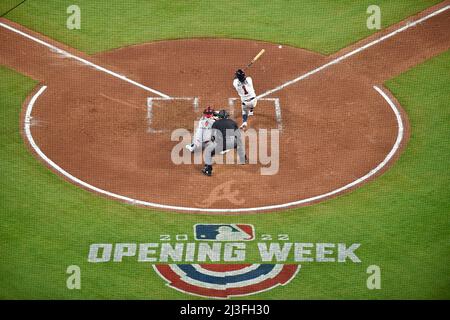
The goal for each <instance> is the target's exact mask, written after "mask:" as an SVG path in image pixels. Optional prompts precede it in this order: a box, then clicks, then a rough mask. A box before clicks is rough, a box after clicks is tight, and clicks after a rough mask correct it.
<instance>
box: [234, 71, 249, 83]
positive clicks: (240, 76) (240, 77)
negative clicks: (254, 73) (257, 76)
mask: <svg viewBox="0 0 450 320" xmlns="http://www.w3.org/2000/svg"><path fill="white" fill-rule="evenodd" d="M234 75H235V77H236V78H238V80H239V81H240V82H244V81H245V78H247V76H246V75H245V72H244V71H243V70H242V69H238V70H237V71H236V73H235V74H234Z"/></svg>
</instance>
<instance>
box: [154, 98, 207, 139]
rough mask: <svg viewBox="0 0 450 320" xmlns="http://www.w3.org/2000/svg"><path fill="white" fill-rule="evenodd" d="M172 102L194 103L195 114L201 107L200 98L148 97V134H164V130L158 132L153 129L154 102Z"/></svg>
mask: <svg viewBox="0 0 450 320" xmlns="http://www.w3.org/2000/svg"><path fill="white" fill-rule="evenodd" d="M155 100H156V101H170V100H176V101H192V107H193V109H194V112H198V107H199V98H198V97H168V98H161V97H148V98H147V124H148V129H147V132H148V133H161V132H164V130H156V129H153V128H152V122H153V101H155Z"/></svg>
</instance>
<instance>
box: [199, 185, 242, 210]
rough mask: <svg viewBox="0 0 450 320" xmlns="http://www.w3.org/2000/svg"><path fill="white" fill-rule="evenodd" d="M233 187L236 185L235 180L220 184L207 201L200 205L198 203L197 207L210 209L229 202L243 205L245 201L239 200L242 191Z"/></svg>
mask: <svg viewBox="0 0 450 320" xmlns="http://www.w3.org/2000/svg"><path fill="white" fill-rule="evenodd" d="M233 185H235V184H234V181H233V180H230V181H226V182H224V183H221V184H219V185H218V186H216V187H215V188H214V189H212V190H211V193H210V195H209V196H208V197H207V198H206V199H204V200H203V201H202V202H200V203H196V204H195V205H196V206H198V207H200V208H210V207H212V206H213V205H214V204H215V203H220V202H223V201H228V202H230V203H232V204H233V205H243V204H244V203H245V200H244V199H243V198H239V193H240V191H239V190H238V189H236V188H235V187H233Z"/></svg>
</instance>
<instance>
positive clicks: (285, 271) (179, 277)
mask: <svg viewBox="0 0 450 320" xmlns="http://www.w3.org/2000/svg"><path fill="white" fill-rule="evenodd" d="M194 236H195V239H196V240H203V241H217V242H222V243H223V242H227V241H233V240H234V241H252V240H254V239H255V229H254V227H253V225H250V224H196V225H194ZM153 269H154V270H155V271H156V272H157V274H158V275H159V276H161V277H162V278H163V279H164V280H165V281H167V285H168V286H170V287H171V288H174V289H176V290H178V291H181V292H184V293H188V294H192V295H196V296H203V297H210V298H218V299H226V298H230V297H236V296H246V295H251V294H255V293H259V292H263V291H267V290H270V289H272V288H275V287H277V286H280V285H286V284H287V283H289V282H290V281H291V280H292V279H293V278H294V277H295V275H296V274H297V273H298V271H299V270H300V265H297V264H257V263H255V264H155V265H153Z"/></svg>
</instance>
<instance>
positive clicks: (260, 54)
mask: <svg viewBox="0 0 450 320" xmlns="http://www.w3.org/2000/svg"><path fill="white" fill-rule="evenodd" d="M264 52H266V50H264V49H262V50H261V51H260V52H259V53H258V54H257V55H256V56H255V57H254V58H253V60H252V61H251V62H250V63H249V64H248V65H247V68H250V67H251V66H252V64H254V63H255V62H256V60H258V59H259V58H260V57H261V56H262V55H263V53H264Z"/></svg>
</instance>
